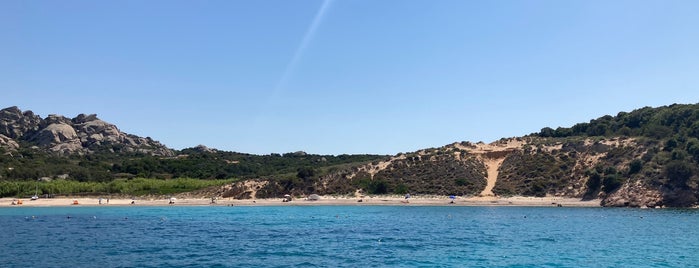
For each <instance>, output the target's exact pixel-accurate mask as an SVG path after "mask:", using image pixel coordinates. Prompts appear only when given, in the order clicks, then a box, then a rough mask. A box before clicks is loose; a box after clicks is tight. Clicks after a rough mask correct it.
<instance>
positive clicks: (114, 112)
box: [0, 0, 699, 154]
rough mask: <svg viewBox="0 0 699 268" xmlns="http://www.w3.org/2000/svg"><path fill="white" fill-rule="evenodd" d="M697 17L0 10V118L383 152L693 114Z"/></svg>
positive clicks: (249, 148)
mask: <svg viewBox="0 0 699 268" xmlns="http://www.w3.org/2000/svg"><path fill="white" fill-rule="evenodd" d="M697 12H699V2H698V1H642V0H641V1H594V0H585V1H572V0H571V1H557V0H556V1H554V0H551V1H504V0H503V1H461V0H458V1H441V0H437V1H427V0H425V1H412V0H407V1H405V0H400V1H398V0H396V1H392V0H381V1H376V0H336V1H320V0H317V1H316V0H297V1H288V0H261V1H252V0H250V1H242V0H240V1H228V0H225V1H223V0H220V1H216V0H214V1H176V0H168V1H70V0H69V1H12V0H8V1H0V93H1V94H0V96H1V97H0V107H9V106H18V107H19V108H20V109H22V110H32V111H34V112H35V113H37V114H39V115H41V116H46V115H48V114H61V115H65V116H67V117H74V116H76V115H77V114H80V113H96V114H97V115H98V116H99V117H100V118H101V119H103V120H105V121H108V122H111V123H113V124H115V125H117V126H118V127H119V128H120V129H121V130H122V131H124V132H127V133H132V134H136V135H140V136H150V137H152V138H154V139H156V140H159V141H161V142H162V143H164V144H165V145H167V146H169V147H172V148H176V149H181V148H186V147H192V146H196V145H198V144H204V145H206V146H209V147H214V148H218V149H222V150H228V151H238V152H247V153H256V154H268V153H284V152H292V151H298V150H303V151H306V152H309V153H319V154H343V153H349V154H353V153H377V154H395V153H399V152H410V151H415V150H418V149H423V148H429V147H438V146H442V145H445V144H449V143H452V142H456V141H473V142H477V141H484V142H491V141H494V140H497V139H499V138H502V137H513V136H522V135H526V134H529V133H532V132H536V131H539V130H540V129H541V128H542V127H546V126H548V127H554V128H555V127H558V126H571V125H573V124H575V123H579V122H587V121H589V120H590V119H593V118H597V117H600V116H603V115H606V114H610V115H615V114H616V113H617V112H619V111H631V110H633V109H636V108H641V107H644V106H662V105H668V104H672V103H697V102H699V90H698V88H697V85H699V16H697V15H696V14H697Z"/></svg>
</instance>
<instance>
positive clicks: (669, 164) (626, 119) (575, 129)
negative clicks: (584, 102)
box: [530, 104, 699, 206]
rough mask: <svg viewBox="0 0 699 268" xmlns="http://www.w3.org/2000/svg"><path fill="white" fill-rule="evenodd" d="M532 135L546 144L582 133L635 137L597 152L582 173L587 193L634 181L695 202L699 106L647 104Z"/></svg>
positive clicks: (678, 201)
mask: <svg viewBox="0 0 699 268" xmlns="http://www.w3.org/2000/svg"><path fill="white" fill-rule="evenodd" d="M534 136H537V137H541V138H546V139H544V140H548V141H549V142H552V141H558V142H566V141H569V140H575V139H579V138H580V137H586V138H595V139H598V140H599V139H607V140H609V139H614V138H617V137H622V138H623V137H632V138H634V139H635V140H636V143H634V144H633V145H629V146H616V147H612V148H607V149H605V150H603V151H601V152H604V153H606V155H605V157H604V158H603V159H602V160H603V161H601V162H600V163H599V164H598V165H597V166H595V167H592V168H590V169H588V170H586V171H585V176H587V178H588V180H587V182H586V187H587V191H586V193H585V196H586V197H593V196H596V195H598V194H599V193H600V192H602V193H612V192H614V191H615V190H616V189H618V188H619V187H620V186H621V185H623V184H624V183H626V182H629V181H631V180H638V181H642V182H644V183H646V184H648V185H651V186H653V187H655V188H657V189H660V190H661V191H662V193H663V196H664V200H665V202H666V204H668V205H673V206H688V205H692V204H696V203H697V200H699V176H698V174H699V172H698V167H699V104H691V105H680V104H673V105H670V106H663V107H658V108H650V107H645V108H642V109H638V110H634V111H632V112H628V113H627V112H620V113H618V114H617V115H616V116H609V115H607V116H603V117H600V118H597V119H594V120H591V121H590V122H589V123H580V124H576V125H574V126H572V127H570V128H564V127H559V128H556V129H552V128H548V127H547V128H543V129H542V130H541V131H540V132H539V133H537V134H532V135H530V137H534ZM552 138H553V139H552Z"/></svg>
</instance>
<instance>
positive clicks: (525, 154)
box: [0, 104, 699, 206]
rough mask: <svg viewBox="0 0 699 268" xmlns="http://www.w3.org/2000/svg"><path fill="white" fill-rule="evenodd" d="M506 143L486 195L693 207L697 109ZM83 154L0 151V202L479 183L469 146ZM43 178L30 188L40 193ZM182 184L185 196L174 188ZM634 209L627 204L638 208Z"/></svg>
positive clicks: (451, 190) (464, 188) (698, 157)
mask: <svg viewBox="0 0 699 268" xmlns="http://www.w3.org/2000/svg"><path fill="white" fill-rule="evenodd" d="M516 140H517V141H523V142H524V143H525V144H526V145H524V147H522V148H516V149H513V150H512V151H508V152H507V154H505V155H503V156H502V157H504V161H503V163H502V166H500V169H499V171H500V174H499V176H498V181H497V183H496V185H495V188H494V189H493V192H494V193H496V194H497V195H501V196H507V195H525V196H545V195H559V196H569V197H572V196H575V197H580V198H584V199H593V198H602V199H605V198H608V197H610V196H612V195H615V194H617V195H621V194H622V193H624V194H626V195H625V196H621V197H620V198H621V199H624V198H626V197H628V196H629V195H628V193H629V192H633V191H637V192H636V193H635V194H636V195H652V194H648V193H645V192H648V190H653V191H656V192H659V193H661V194H662V199H660V201H657V202H656V203H653V204H656V205H668V206H691V205H696V204H697V201H698V200H699V104H692V105H678V104H674V105H670V106H663V107H658V108H650V107H645V108H642V109H638V110H634V111H631V112H620V113H618V114H617V115H616V116H610V115H606V116H603V117H600V118H597V119H593V120H591V121H589V122H588V123H579V124H575V125H573V126H572V127H558V128H556V129H553V128H550V127H546V128H543V129H542V130H541V131H540V132H538V133H534V134H531V135H528V136H525V137H522V138H517V139H516ZM467 147H468V146H467ZM93 149H94V151H95V153H91V154H86V155H78V154H73V155H67V156H56V155H52V154H49V153H47V152H46V151H43V150H41V149H40V148H37V147H33V146H32V145H31V144H21V146H20V148H19V149H18V150H16V151H5V150H4V149H1V148H0V196H22V195H27V194H29V193H31V192H32V191H31V189H32V187H31V186H32V185H36V182H37V179H39V178H42V180H52V181H51V182H50V183H55V184H63V185H72V186H67V188H68V189H69V190H61V191H60V193H61V194H62V193H65V192H66V191H67V192H71V193H98V192H110V193H123V194H136V193H145V194H151V193H153V194H157V193H160V194H162V193H166V192H173V191H176V190H175V189H177V187H173V186H166V185H160V186H152V187H151V186H143V187H141V186H133V188H134V189H136V190H133V189H131V188H129V187H117V185H119V183H122V182H123V183H136V184H139V185H151V184H152V183H151V182H149V183H143V181H140V180H137V179H133V178H153V179H156V180H157V181H161V182H168V181H172V180H173V179H175V178H192V179H191V180H192V181H197V180H206V181H210V182H211V185H216V183H218V182H219V181H222V180H231V181H232V180H246V179H258V180H260V181H261V182H262V181H264V183H263V184H260V185H259V186H258V187H259V188H258V189H256V191H257V197H274V196H279V195H280V194H286V193H291V194H294V195H306V194H310V193H318V194H353V193H355V191H358V190H360V193H363V194H403V193H415V194H440V195H451V194H455V195H474V194H478V193H479V192H480V191H481V190H483V188H484V187H485V184H486V180H485V176H486V171H485V166H484V164H483V162H482V161H481V160H480V159H479V158H478V157H476V156H475V155H471V154H470V153H469V152H468V150H463V151H460V149H455V147H454V148H453V147H448V146H445V147H442V148H438V149H425V150H421V151H419V152H415V153H410V154H406V155H399V156H396V157H394V158H393V160H392V161H391V163H390V165H387V166H384V167H385V169H384V168H382V169H378V166H379V162H380V161H382V160H388V157H386V156H379V155H339V156H328V155H325V156H323V155H311V154H306V153H303V152H296V153H286V154H283V155H282V154H270V155H250V154H243V153H236V152H224V151H218V150H209V149H208V148H201V147H196V148H189V149H185V150H181V151H178V152H176V153H175V156H174V157H162V156H150V155H144V154H138V153H126V152H124V151H120V150H117V149H118V148H106V147H105V148H93ZM115 152H116V153H115ZM385 164H386V163H384V165H385ZM367 168H369V169H371V170H368V169H367ZM77 182H81V183H82V184H75V183H77ZM50 183H43V182H42V183H39V184H40V185H41V184H44V185H45V186H46V187H48V186H49V185H52V184H50ZM153 183H154V182H153ZM206 183H209V182H206ZM630 185H636V186H638V185H641V186H638V187H636V186H634V187H636V188H633V187H631V186H630ZM200 186H201V187H204V185H198V186H197V187H200ZM149 187H150V188H149ZM153 187H155V188H158V187H163V188H164V190H163V191H160V190H155V188H153ZM236 187H241V186H236ZM185 188H186V189H194V188H193V187H181V189H185ZM51 189H52V188H50V187H49V188H41V189H40V191H41V192H43V193H47V191H48V192H51ZM62 189H63V188H62ZM128 189H131V190H128ZM138 189H141V190H138ZM239 190H240V191H238V192H235V193H233V192H234V191H233V190H230V191H231V196H236V197H242V198H245V196H249V195H250V194H251V191H250V189H239ZM625 191H626V192H625ZM57 193H58V192H57ZM634 202H636V201H629V202H628V203H629V205H633V204H641V203H638V202H636V203H634ZM654 202H655V201H654ZM624 204H625V203H624Z"/></svg>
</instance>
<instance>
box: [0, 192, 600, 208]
mask: <svg viewBox="0 0 699 268" xmlns="http://www.w3.org/2000/svg"><path fill="white" fill-rule="evenodd" d="M18 200H21V201H22V204H15V205H12V203H13V202H14V203H17V201H18ZM76 200H77V202H78V203H77V204H73V202H74V201H76ZM360 200H361V201H360ZM132 201H133V204H132V203H131V202H132ZM452 201H453V203H451V202H452ZM600 201H601V200H600V199H593V200H589V201H582V200H580V199H577V198H567V197H525V196H513V197H457V198H455V199H453V200H452V199H450V198H449V197H447V196H424V197H423V196H419V195H418V196H412V197H411V198H410V199H407V200H406V199H405V198H404V197H401V196H370V197H363V198H358V197H333V196H321V197H320V199H319V200H315V201H310V200H304V199H294V200H292V201H290V202H283V201H282V198H269V199H243V200H237V199H232V198H218V199H216V202H215V203H212V202H211V198H196V197H194V198H191V197H176V199H175V200H173V202H174V203H173V204H170V199H169V198H148V197H136V198H134V199H131V198H109V202H107V198H102V201H101V202H102V203H101V204H100V199H99V197H76V198H70V197H60V198H39V199H38V200H30V199H22V198H19V199H18V198H11V197H10V198H8V197H6V198H0V208H3V207H130V206H134V207H143V206H151V207H158V206H493V207H504V206H521V207H558V206H562V207H602V206H601V205H600Z"/></svg>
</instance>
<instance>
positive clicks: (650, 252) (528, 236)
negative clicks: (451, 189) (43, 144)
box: [0, 206, 699, 267]
mask: <svg viewBox="0 0 699 268" xmlns="http://www.w3.org/2000/svg"><path fill="white" fill-rule="evenodd" d="M0 267H699V210H691V209H632V208H569V207H465V206H435V207H431V206H234V207H224V206H201V207H185V206H173V207H17V208H15V207H12V208H0Z"/></svg>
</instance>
